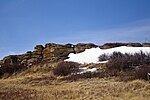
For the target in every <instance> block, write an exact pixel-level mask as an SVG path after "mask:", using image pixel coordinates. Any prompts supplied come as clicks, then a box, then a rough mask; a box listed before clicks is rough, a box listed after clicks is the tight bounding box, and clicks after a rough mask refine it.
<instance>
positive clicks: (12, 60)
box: [0, 43, 98, 66]
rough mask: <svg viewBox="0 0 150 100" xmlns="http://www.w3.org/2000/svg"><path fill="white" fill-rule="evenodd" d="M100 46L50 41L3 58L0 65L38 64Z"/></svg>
mask: <svg viewBox="0 0 150 100" xmlns="http://www.w3.org/2000/svg"><path fill="white" fill-rule="evenodd" d="M94 47H98V46H97V45H95V44H92V43H88V44H83V43H79V44H77V45H73V44H65V45H62V44H55V43H48V44H46V45H45V46H42V45H36V46H35V47H34V51H27V52H26V53H25V54H21V55H10V56H7V57H5V58H4V59H3V60H1V62H0V65H13V64H17V65H25V66H28V65H30V64H36V63H39V62H42V61H44V62H51V61H57V60H64V59H66V58H68V55H69V54H70V53H80V52H83V51H84V50H85V49H89V48H94Z"/></svg>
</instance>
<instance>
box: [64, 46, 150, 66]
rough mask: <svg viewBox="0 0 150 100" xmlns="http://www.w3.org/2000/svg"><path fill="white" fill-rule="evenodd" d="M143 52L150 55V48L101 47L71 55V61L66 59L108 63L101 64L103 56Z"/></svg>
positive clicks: (79, 61) (80, 61) (82, 62)
mask: <svg viewBox="0 0 150 100" xmlns="http://www.w3.org/2000/svg"><path fill="white" fill-rule="evenodd" d="M141 51H142V52H144V53H150V47H127V46H121V47H115V48H110V49H100V48H99V47H97V48H91V49H86V50H85V51H84V52H82V53H78V54H74V53H70V54H69V56H68V57H69V59H66V60H65V61H73V62H78V63H81V64H84V63H106V62H107V61H104V62H99V60H98V57H99V56H100V55H102V54H106V55H110V54H112V53H113V52H121V53H123V54H125V53H129V54H134V53H138V52H141Z"/></svg>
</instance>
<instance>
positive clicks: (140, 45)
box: [127, 43, 142, 47]
mask: <svg viewBox="0 0 150 100" xmlns="http://www.w3.org/2000/svg"><path fill="white" fill-rule="evenodd" d="M127 46H129V47H142V44H141V43H128V45H127Z"/></svg>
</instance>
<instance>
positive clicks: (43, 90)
mask: <svg viewBox="0 0 150 100" xmlns="http://www.w3.org/2000/svg"><path fill="white" fill-rule="evenodd" d="M55 65H56V63H53V64H45V65H44V66H41V65H39V66H34V67H32V68H30V69H28V70H26V71H24V72H22V73H19V74H14V75H13V76H11V77H9V78H7V79H1V80H0V100H149V98H150V83H149V82H148V81H144V80H133V81H127V82H124V81H118V78H117V77H110V78H109V77H108V78H87V79H79V80H77V81H73V82H70V81H67V80H64V81H62V80H60V79H61V78H62V77H57V76H55V75H54V74H53V73H52V69H53V68H54V67H55Z"/></svg>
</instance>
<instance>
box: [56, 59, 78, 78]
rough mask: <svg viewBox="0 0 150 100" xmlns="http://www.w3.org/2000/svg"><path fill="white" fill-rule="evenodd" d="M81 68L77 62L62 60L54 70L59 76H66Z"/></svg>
mask: <svg viewBox="0 0 150 100" xmlns="http://www.w3.org/2000/svg"><path fill="white" fill-rule="evenodd" d="M78 70H79V64H78V63H75V62H60V63H58V65H57V66H56V68H54V70H53V72H54V74H55V75H58V76H66V75H69V74H71V73H74V72H77V71H78Z"/></svg>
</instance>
